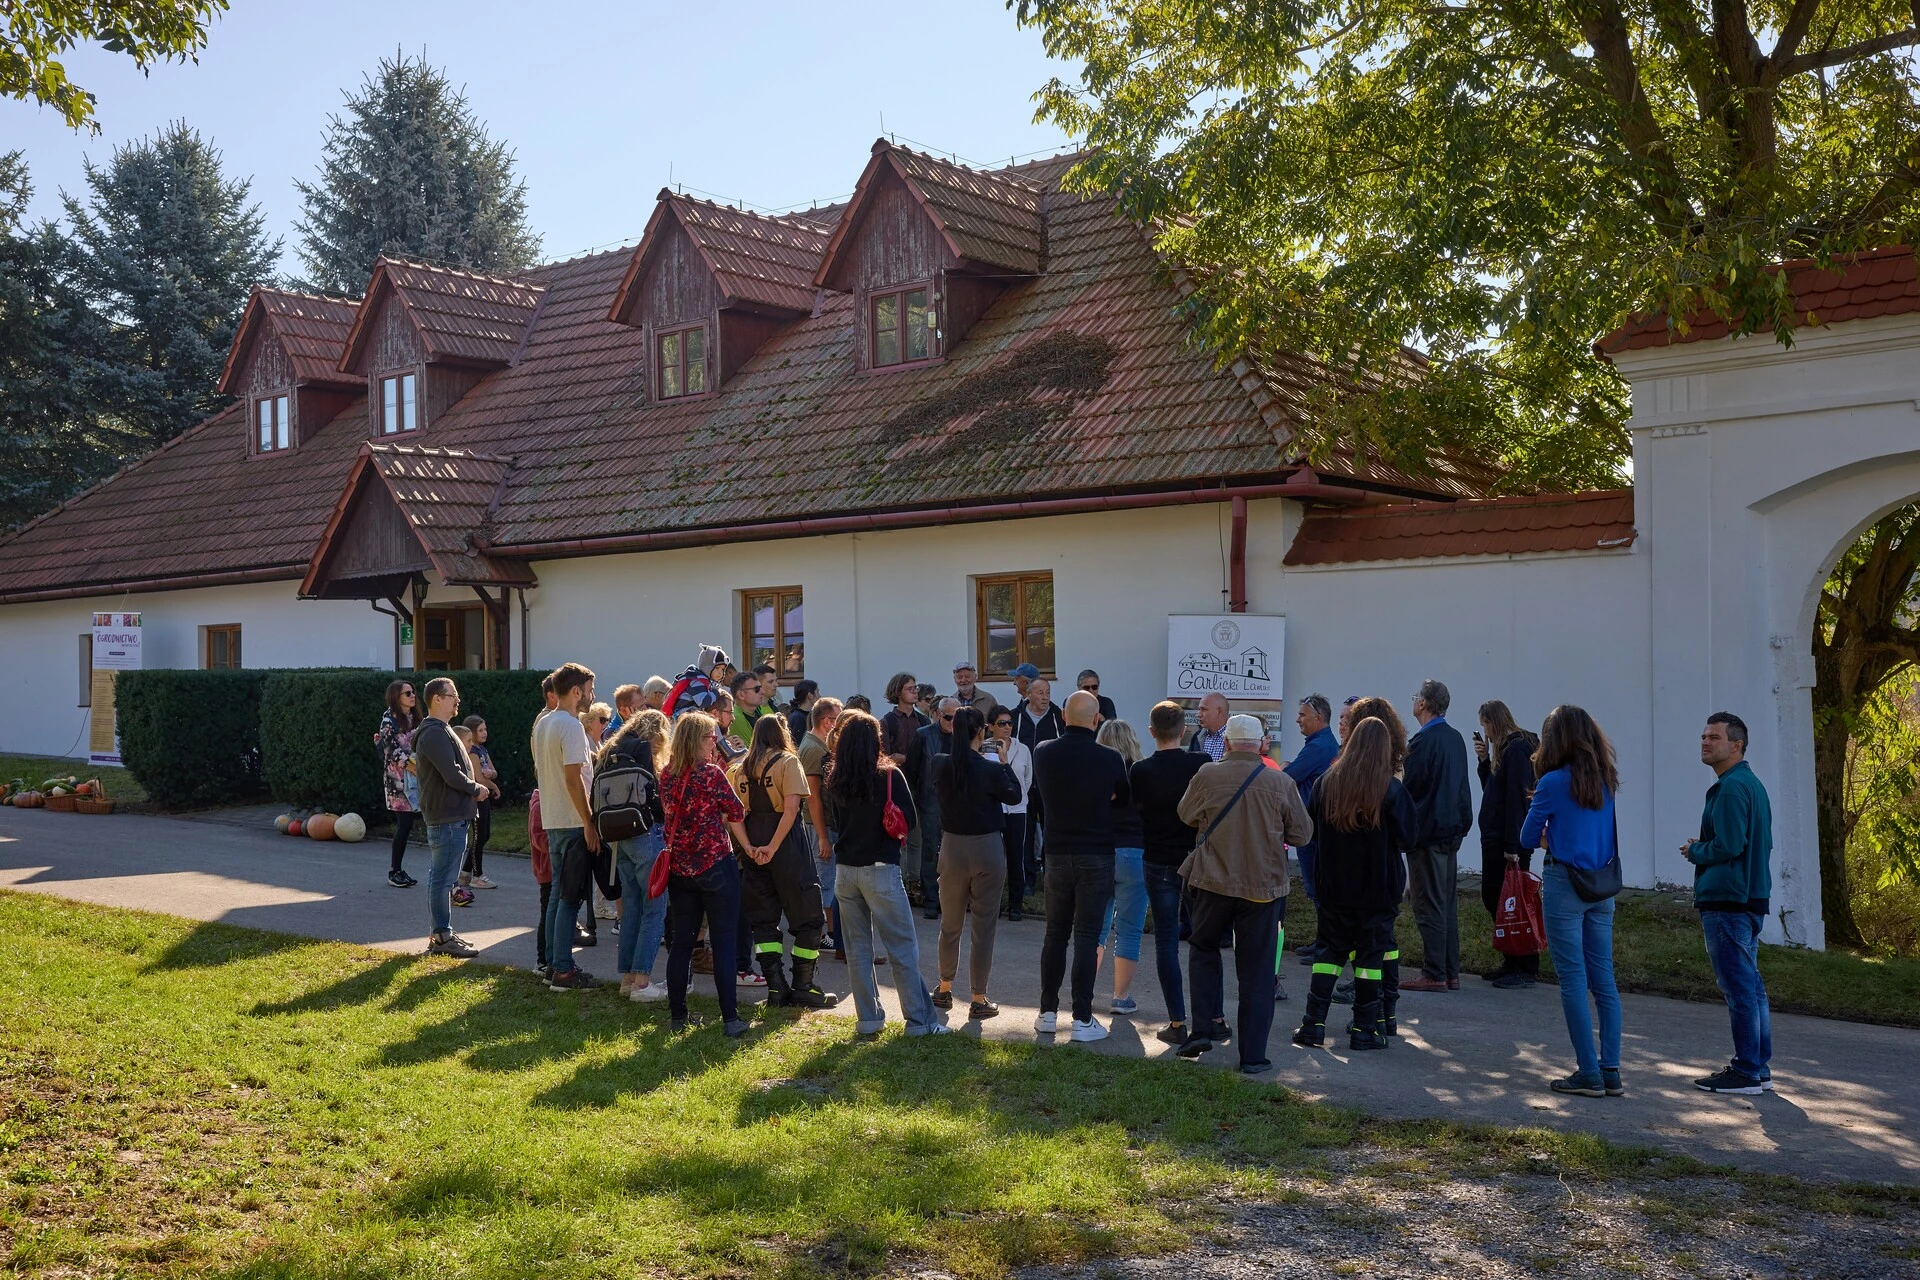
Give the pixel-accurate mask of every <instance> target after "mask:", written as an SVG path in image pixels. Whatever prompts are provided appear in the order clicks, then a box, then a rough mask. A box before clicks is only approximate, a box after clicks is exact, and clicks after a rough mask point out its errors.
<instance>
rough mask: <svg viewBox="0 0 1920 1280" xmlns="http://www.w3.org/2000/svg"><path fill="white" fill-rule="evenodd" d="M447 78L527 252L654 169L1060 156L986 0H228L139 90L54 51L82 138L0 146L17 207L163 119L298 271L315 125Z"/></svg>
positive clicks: (638, 197)
mask: <svg viewBox="0 0 1920 1280" xmlns="http://www.w3.org/2000/svg"><path fill="white" fill-rule="evenodd" d="M423 48H424V50H425V53H426V56H427V58H428V59H429V60H430V61H431V62H433V63H434V64H435V65H436V66H439V67H442V68H443V69H445V71H446V72H447V74H448V75H449V76H450V77H451V78H452V80H453V81H454V83H455V84H459V85H464V86H465V88H466V92H467V99H468V102H469V104H470V105H471V106H472V107H473V109H474V111H475V113H476V114H477V115H478V116H479V117H480V118H481V119H482V120H484V121H485V122H486V124H487V127H488V129H489V131H490V133H491V134H492V136H493V137H495V138H499V139H503V140H505V141H506V142H507V143H508V144H509V145H510V146H512V147H513V149H514V150H515V152H516V153H517V156H518V162H519V171H520V174H521V176H522V177H524V178H525V179H526V182H527V196H528V211H529V215H530V220H531V222H532V224H533V228H534V230H535V231H536V232H538V233H539V235H540V237H541V240H542V244H543V246H544V248H543V256H544V257H546V258H558V257H568V256H572V255H574V254H577V253H581V252H584V251H586V250H589V249H595V248H605V247H610V246H611V245H613V244H619V243H631V242H632V241H634V240H636V239H638V237H639V235H640V232H641V230H642V229H643V228H644V227H645V226H646V221H647V215H648V214H649V213H650V212H651V211H652V208H653V202H654V195H655V193H656V192H658V191H659V189H660V188H661V187H662V186H664V185H666V184H667V182H668V179H669V175H671V177H672V178H673V179H674V180H675V181H677V182H680V183H684V184H685V185H686V186H687V187H688V188H690V189H692V188H698V189H700V190H701V191H703V192H710V193H714V194H717V195H719V196H721V197H723V198H727V199H736V200H745V201H749V202H751V203H753V204H755V205H759V206H765V207H783V206H789V205H794V204H802V205H804V204H805V203H807V202H808V201H809V200H815V199H818V200H830V199H833V198H836V197H840V196H844V195H845V194H847V193H848V192H849V191H851V190H852V188H853V184H854V182H855V180H856V179H857V178H858V177H859V174H860V169H861V166H862V165H863V164H864V163H865V162H866V158H867V150H868V148H869V147H870V146H871V145H872V142H873V140H874V138H876V137H877V136H879V134H880V132H881V118H882V115H883V114H884V117H885V121H886V128H887V130H888V131H889V132H892V133H896V134H898V135H900V136H901V138H902V140H903V141H904V140H907V139H912V140H914V141H916V142H918V143H922V144H925V145H926V149H928V150H938V151H941V152H955V153H958V155H959V157H960V158H961V159H962V160H968V159H971V160H974V161H977V162H981V163H998V164H1004V163H1006V161H1007V159H1008V157H1010V156H1013V155H1015V154H1021V155H1024V154H1026V153H1031V152H1035V151H1040V152H1042V153H1047V152H1052V151H1055V150H1062V149H1065V148H1066V147H1068V146H1070V145H1071V143H1070V140H1068V139H1067V138H1065V137H1064V136H1063V135H1062V134H1061V133H1060V132H1059V131H1058V130H1056V129H1054V128H1052V127H1051V126H1041V125H1035V124H1033V123H1032V116H1033V105H1032V102H1031V95H1032V94H1033V92H1034V90H1036V89H1037V88H1039V87H1040V86H1041V85H1042V84H1044V83H1045V82H1046V80H1047V79H1048V78H1049V77H1051V76H1053V75H1056V74H1063V73H1064V74H1071V69H1068V68H1064V67H1063V66H1062V65H1061V64H1058V63H1052V62H1049V61H1048V59H1047V58H1046V56H1045V54H1044V53H1043V51H1042V49H1041V47H1040V37H1039V34H1038V32H1035V31H1023V30H1021V29H1020V28H1019V27H1017V26H1016V25H1015V23H1014V18H1013V15H1012V14H1011V13H1009V12H1008V11H1007V9H1006V8H1005V7H1004V5H1003V4H1002V3H1001V0H942V2H941V3H939V4H937V5H935V4H924V3H922V4H907V5H868V4H861V5H853V4H847V3H844V0H843V3H840V4H829V5H813V6H799V5H791V4H785V5H762V4H746V3H738V2H736V3H730V4H723V3H714V2H713V0H707V2H706V3H700V4H688V3H680V4H671V5H669V4H653V3H645V4H634V3H629V4H618V3H601V2H599V0H558V2H556V0H546V2H545V3H535V4H529V3H524V2H523V3H511V4H508V3H492V2H486V0H466V2H464V3H453V2H449V0H387V2H386V3H375V2H371V0H327V3H324V4H294V3H287V2H286V0H235V2H234V5H233V9H232V11H231V12H229V13H228V14H226V15H225V16H224V17H223V18H221V19H220V20H219V21H218V22H217V23H216V25H215V27H214V29H213V34H212V39H211V40H210V42H209V44H208V47H207V49H206V50H205V51H204V52H203V53H202V54H201V56H200V61H199V63H198V64H197V65H196V64H192V63H189V64H185V65H169V66H164V67H159V68H156V69H155V70H154V71H153V73H152V74H151V75H150V76H148V77H145V78H143V77H142V76H141V75H140V73H139V72H138V71H137V70H135V69H134V68H133V65H132V63H131V62H129V61H128V60H126V59H124V58H115V57H113V56H112V55H109V54H105V53H102V52H99V51H97V50H84V51H77V52H76V54H75V55H74V56H72V57H70V58H69V59H67V65H68V70H69V74H71V75H72V76H73V77H74V78H75V79H76V80H77V81H78V82H79V83H81V84H82V85H84V86H86V87H87V88H89V89H91V90H92V91H93V92H94V93H95V94H97V95H98V97H99V100H100V101H99V120H100V124H101V133H100V135H99V136H98V137H89V136H88V135H87V134H85V133H84V132H82V133H75V132H74V131H72V130H69V129H68V128H67V127H66V126H65V124H64V123H63V122H62V121H61V120H60V118H59V117H58V116H57V115H56V114H54V113H53V112H51V111H46V110H41V109H39V108H37V107H34V106H32V105H29V104H26V103H17V102H12V101H0V147H6V148H13V147H20V148H23V149H24V150H25V151H26V155H27V160H28V163H29V164H30V166H31V168H32V174H33V180H34V184H35V187H36V191H35V200H34V212H35V213H36V214H38V215H41V216H47V217H51V216H55V215H57V214H58V213H59V201H58V192H59V190H60V189H61V188H65V189H66V190H67V191H69V192H73V193H75V194H78V193H79V192H80V191H81V190H82V189H83V187H84V181H83V174H82V169H81V164H82V159H83V157H89V156H90V157H92V158H93V160H94V162H95V163H96V164H97V163H100V162H103V161H105V160H106V159H107V158H108V157H109V156H110V155H111V154H112V149H113V147H114V146H116V145H118V144H121V143H124V142H126V141H128V140H130V139H134V138H139V137H141V136H144V135H147V134H150V133H151V132H152V131H153V130H154V129H155V128H157V127H159V126H161V125H163V124H165V123H167V122H168V121H171V120H175V119H184V120H186V121H187V122H188V123H190V124H192V125H193V126H195V127H196V128H198V129H199V130H200V131H201V132H202V134H204V135H206V136H207V137H208V138H210V139H211V140H212V141H213V142H214V144H215V145H216V146H218V147H219V148H220V150H221V151H222V152H223V154H224V157H225V162H226V167H227V171H228V173H229V174H232V175H237V176H244V175H251V176H252V178H253V196H254V198H255V199H256V200H258V201H259V202H260V205H261V207H262V208H263V210H264V211H265V213H266V216H267V224H268V227H269V229H270V231H271V232H272V233H273V234H275V235H279V236H282V237H284V238H285V240H286V246H285V255H284V257H283V261H282V269H283V270H286V271H289V272H295V271H297V270H298V261H297V259H296V258H295V257H294V255H293V246H294V233H293V223H294V221H295V219H296V218H297V217H298V216H299V213H300V202H299V195H298V193H297V192H296V191H295V190H294V187H293V183H294V180H295V179H297V178H311V177H312V175H313V173H314V169H315V166H316V164H317V162H318V159H319V153H320V141H321V135H322V132H323V130H324V129H325V128H326V123H327V116H328V114H329V113H331V112H333V111H336V110H337V109H338V107H339V104H340V101H341V92H342V90H343V89H345V88H346V87H348V86H354V85H358V84H359V83H360V80H361V77H362V76H364V75H365V74H366V73H368V72H369V71H371V70H372V69H373V67H374V66H375V64H376V63H377V62H378V61H379V59H380V57H381V56H382V55H383V54H391V53H393V52H394V50H395V49H402V50H405V51H406V52H408V53H409V54H415V55H417V54H419V53H420V52H421V51H422V49H423Z"/></svg>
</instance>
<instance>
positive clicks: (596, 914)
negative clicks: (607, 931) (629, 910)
mask: <svg viewBox="0 0 1920 1280" xmlns="http://www.w3.org/2000/svg"><path fill="white" fill-rule="evenodd" d="M593 918H594V919H595V920H618V919H619V918H620V912H619V911H618V910H617V909H616V908H615V907H614V905H613V904H612V903H611V902H596V903H594V904H593Z"/></svg>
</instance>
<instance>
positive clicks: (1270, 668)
mask: <svg viewBox="0 0 1920 1280" xmlns="http://www.w3.org/2000/svg"><path fill="white" fill-rule="evenodd" d="M1286 650H1287V620H1286V617H1285V616H1284V615H1281V614H1265V613H1175V614H1169V615H1168V616H1167V696H1168V697H1169V698H1180V699H1186V700H1189V701H1193V700H1198V699H1200V698H1203V697H1205V696H1206V695H1207V694H1209V693H1219V694H1224V695H1226V696H1227V697H1228V698H1229V699H1231V700H1233V701H1234V702H1236V703H1238V702H1241V701H1248V702H1275V703H1277V702H1279V701H1281V698H1282V694H1281V691H1280V680H1281V673H1282V671H1283V670H1284V669H1285V667H1286V662H1285V655H1286Z"/></svg>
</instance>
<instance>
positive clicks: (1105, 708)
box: [1073, 667, 1120, 724]
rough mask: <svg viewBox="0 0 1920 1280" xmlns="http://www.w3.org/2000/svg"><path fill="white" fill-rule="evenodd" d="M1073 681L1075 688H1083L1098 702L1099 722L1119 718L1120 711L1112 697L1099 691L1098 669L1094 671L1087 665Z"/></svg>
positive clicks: (1103, 722)
mask: <svg viewBox="0 0 1920 1280" xmlns="http://www.w3.org/2000/svg"><path fill="white" fill-rule="evenodd" d="M1073 683H1074V687H1075V688H1076V689H1083V690H1085V691H1086V692H1088V693H1090V694H1092V695H1093V696H1094V699H1095V700H1096V701H1098V702H1099V704H1100V723H1101V724H1105V723H1106V722H1107V721H1109V720H1118V719H1119V718H1120V712H1119V710H1118V709H1117V708H1115V707H1114V705H1113V699H1112V698H1109V697H1108V696H1107V695H1106V694H1104V693H1102V692H1100V673H1099V672H1098V671H1095V670H1094V669H1093V668H1092V667H1088V668H1087V669H1086V670H1085V671H1082V672H1081V673H1080V676H1079V678H1078V679H1076V680H1075V681H1074V682H1073Z"/></svg>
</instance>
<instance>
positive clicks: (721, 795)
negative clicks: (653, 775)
mask: <svg viewBox="0 0 1920 1280" xmlns="http://www.w3.org/2000/svg"><path fill="white" fill-rule="evenodd" d="M660 799H661V803H662V804H664V805H665V806H666V811H667V859H668V861H667V868H668V870H669V871H671V872H672V873H673V874H674V875H676V876H697V875H704V874H706V872H708V871H710V870H712V869H713V865H714V863H716V862H718V861H720V859H722V858H725V857H728V856H730V855H731V854H732V853H733V843H732V842H731V841H730V840H729V839H728V838H727V823H729V822H739V821H741V820H742V819H744V818H745V817H746V816H747V810H746V806H744V805H742V804H741V803H740V797H739V796H737V795H735V794H734V792H733V787H732V785H731V784H730V783H728V781H727V775H726V774H725V773H722V772H721V770H720V766H719V765H717V764H714V763H712V762H711V761H709V762H708V763H706V764H703V765H701V766H700V767H699V768H697V769H694V770H692V771H691V772H690V773H686V774H677V773H675V772H674V771H673V770H671V769H668V770H667V771H666V772H665V773H664V774H663V775H662V776H661V779H660Z"/></svg>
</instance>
